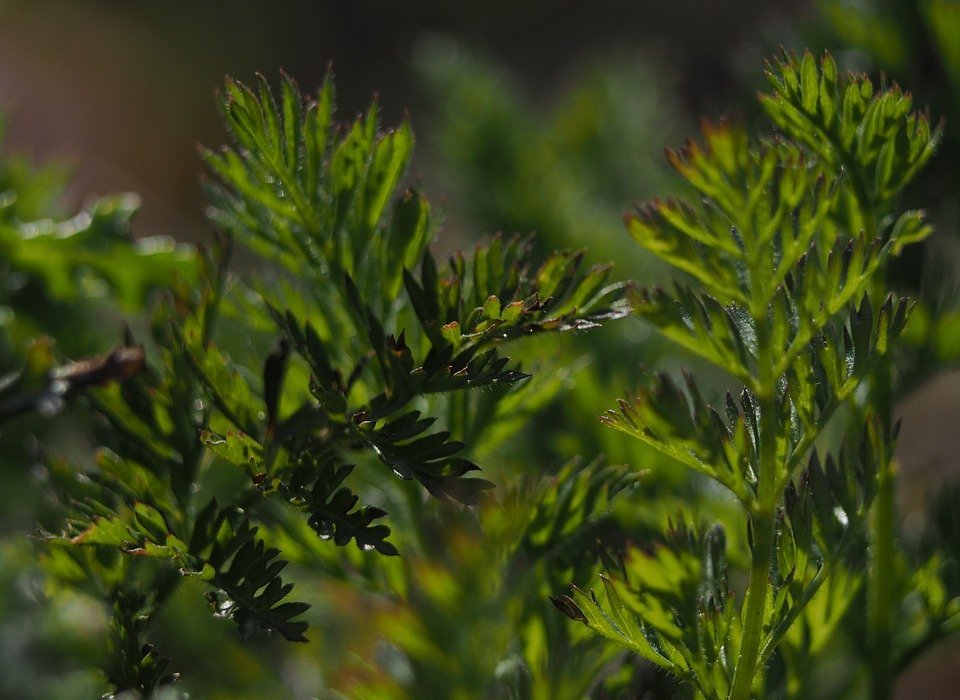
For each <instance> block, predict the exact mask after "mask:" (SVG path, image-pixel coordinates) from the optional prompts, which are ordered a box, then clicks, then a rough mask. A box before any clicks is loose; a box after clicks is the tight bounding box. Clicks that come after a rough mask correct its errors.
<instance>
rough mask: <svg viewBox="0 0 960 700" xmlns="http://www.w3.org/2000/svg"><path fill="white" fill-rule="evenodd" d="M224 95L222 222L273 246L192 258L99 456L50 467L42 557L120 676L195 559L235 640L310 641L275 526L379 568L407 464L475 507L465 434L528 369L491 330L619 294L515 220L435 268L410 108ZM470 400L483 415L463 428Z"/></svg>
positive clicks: (577, 325) (148, 657) (111, 413)
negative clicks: (85, 596)
mask: <svg viewBox="0 0 960 700" xmlns="http://www.w3.org/2000/svg"><path fill="white" fill-rule="evenodd" d="M221 106H222V110H223V115H224V118H225V121H226V123H227V126H228V129H229V131H230V134H231V136H232V137H233V139H234V145H233V146H231V147H228V148H224V149H222V150H220V151H217V152H214V151H208V152H206V153H205V154H204V155H205V160H206V162H207V164H208V166H209V168H210V171H211V173H212V175H213V176H214V178H215V179H214V181H213V182H212V185H211V198H212V202H213V219H214V221H215V222H216V223H217V224H218V225H219V227H220V228H221V230H223V231H224V232H225V233H226V234H228V235H229V236H230V237H231V238H233V237H235V238H236V239H237V240H239V241H240V242H241V243H242V244H244V245H245V246H246V247H247V248H248V249H249V251H250V252H252V253H254V254H256V255H258V256H260V259H262V260H270V261H275V263H276V264H275V266H274V267H273V268H272V269H271V271H270V272H269V273H266V274H260V275H258V276H257V278H255V280H253V281H252V282H251V284H249V285H248V284H245V283H243V282H241V281H240V280H239V279H238V278H235V277H233V276H231V275H229V273H228V267H227V260H228V255H229V249H230V243H229V241H227V242H225V243H224V244H223V245H222V246H221V249H220V250H219V251H218V252H216V253H209V254H205V255H204V256H202V257H201V263H202V265H201V272H200V277H199V285H198V286H196V287H191V286H187V285H183V286H181V287H180V288H177V289H175V290H174V292H173V297H172V299H171V300H170V302H168V303H166V304H163V305H161V306H159V307H158V308H157V310H156V313H155V315H154V318H153V322H152V342H153V346H154V350H153V351H152V352H150V351H148V352H147V357H148V362H147V366H146V368H145V369H144V371H143V372H140V373H139V374H138V375H136V376H135V377H133V378H132V379H131V380H130V381H127V382H126V383H125V384H124V385H123V386H122V388H120V387H117V386H112V387H109V388H107V389H104V390H100V391H98V392H95V393H94V394H92V395H91V397H90V399H91V402H92V404H93V407H94V409H95V411H96V413H97V414H99V416H100V417H101V418H102V420H103V421H105V424H104V425H105V427H107V428H108V432H105V433H104V438H103V443H102V444H103V447H102V448H101V449H100V451H99V453H98V458H97V470H96V471H95V472H92V473H90V475H89V480H88V481H85V482H83V483H82V484H80V485H78V484H76V483H75V482H74V480H72V479H69V478H68V477H69V475H70V473H72V472H73V471H74V467H73V466H72V465H70V464H68V463H67V462H65V461H64V462H62V463H60V464H58V465H56V466H57V468H56V474H57V475H58V476H59V477H61V478H58V479H57V481H56V484H57V486H58V487H59V488H60V489H61V490H62V492H63V493H64V496H65V498H66V499H67V500H68V501H69V502H70V503H71V504H72V512H71V515H70V518H69V521H68V523H69V524H68V527H67V529H66V530H65V531H64V532H63V533H61V534H56V535H54V534H50V535H48V536H47V537H46V541H47V543H48V545H49V549H48V552H49V554H48V557H49V558H48V566H47V568H48V570H49V571H50V572H51V573H53V574H54V575H55V576H57V577H59V578H60V579H61V580H64V581H66V582H69V583H70V584H71V585H74V586H76V585H82V586H84V587H86V589H87V590H89V591H92V592H94V593H95V594H96V595H98V596H99V597H101V598H102V599H104V601H105V602H107V603H108V604H109V606H110V608H111V609H112V611H113V623H112V633H111V639H112V641H111V647H110V648H111V650H112V651H111V653H110V655H109V659H108V660H107V662H106V666H105V669H106V672H107V679H108V681H109V682H110V684H111V685H112V686H114V688H115V690H116V691H117V692H121V691H127V690H132V691H136V692H139V693H150V692H152V691H153V690H155V689H157V688H160V687H162V686H164V685H165V684H168V683H169V681H170V680H171V679H172V677H171V676H170V675H168V674H167V673H166V671H165V669H166V667H167V663H168V660H167V659H165V658H163V657H162V656H161V655H159V654H158V653H157V652H155V651H154V650H152V649H149V648H147V647H143V643H144V639H145V635H146V626H147V624H148V623H149V621H150V620H151V619H153V618H154V617H155V616H156V615H158V614H159V613H160V611H161V610H162V609H163V607H164V605H165V604H166V603H167V601H168V600H169V597H170V596H171V594H172V593H173V592H174V590H175V589H176V588H177V586H178V584H179V582H180V581H181V579H183V578H188V579H190V578H192V579H195V580H198V581H201V582H203V583H204V585H205V587H206V588H207V589H208V593H207V595H208V598H209V600H210V603H211V605H212V606H213V608H214V611H215V613H216V614H217V615H218V616H221V617H229V618H232V619H233V620H234V621H235V622H236V624H237V625H238V627H239V629H240V632H241V634H242V635H243V636H244V637H249V636H250V635H251V634H253V633H254V632H257V631H259V630H269V631H273V632H277V633H279V634H280V635H282V636H283V637H285V638H286V639H288V640H291V641H305V639H306V637H305V632H306V629H307V622H306V621H304V620H303V619H302V614H303V613H304V612H305V611H306V609H307V608H308V607H309V606H308V605H307V604H305V603H302V602H299V601H298V602H292V601H291V600H290V599H289V596H290V593H291V589H292V586H291V584H289V583H286V582H285V581H284V579H282V578H281V575H280V572H281V570H282V569H284V568H285V566H286V565H287V562H286V561H284V560H283V559H281V558H280V555H281V549H280V548H279V547H275V546H271V544H270V543H277V542H278V541H279V540H282V539H283V538H284V537H285V538H286V542H287V546H285V547H284V549H285V550H288V551H289V553H290V554H291V555H294V556H296V554H297V551H298V550H302V549H303V548H304V546H306V545H304V544H303V543H302V542H301V543H299V545H298V546H296V545H294V542H296V540H297V539H298V538H302V537H303V535H304V533H303V529H302V526H303V525H306V527H307V528H308V529H309V530H312V531H313V532H312V536H313V537H316V538H319V540H329V541H330V543H331V545H337V546H344V545H347V544H349V543H350V542H354V543H355V544H356V546H357V548H358V550H360V551H361V552H362V553H363V556H362V558H361V560H360V563H361V565H364V566H366V567H367V568H368V569H375V568H376V566H375V565H374V564H373V563H372V562H371V560H370V558H371V557H376V556H380V555H386V556H391V555H396V554H397V553H398V547H397V545H396V544H395V543H394V542H395V540H394V537H393V536H392V533H391V530H390V528H389V527H388V526H387V525H385V524H383V518H384V517H385V516H386V515H387V513H386V510H385V508H383V507H381V506H386V505H388V504H389V503H390V502H394V503H396V504H397V505H398V507H400V508H402V509H405V510H406V511H407V514H406V516H407V517H408V518H411V519H422V518H424V517H426V511H425V509H426V508H427V505H426V504H425V503H424V502H423V501H422V499H421V497H420V493H419V491H418V489H417V488H415V487H412V486H410V485H408V484H405V483H403V481H406V482H409V483H410V484H417V485H419V487H422V488H423V489H425V490H426V491H427V492H429V493H430V494H432V495H433V496H435V497H436V498H438V499H441V500H452V501H456V502H459V503H463V504H467V505H478V504H479V503H481V501H482V500H483V498H482V494H483V492H484V491H485V490H487V489H488V488H490V487H491V486H492V484H491V483H490V482H488V481H485V480H482V479H478V478H471V477H469V476H468V475H469V474H470V472H473V471H475V470H476V469H477V468H478V467H477V465H476V464H475V463H474V462H473V461H472V460H470V459H468V458H466V457H464V456H463V455H462V454H461V453H462V452H463V450H464V447H465V445H464V443H463V442H460V441H458V440H456V439H454V437H453V435H454V434H457V435H464V434H465V433H467V432H472V433H473V435H474V437H476V434H477V433H478V432H481V431H488V430H490V429H491V428H494V427H495V426H496V424H497V423H498V420H499V421H507V420H509V418H510V416H509V415H501V416H500V418H499V419H498V417H497V413H496V404H497V403H499V402H502V401H508V400H510V401H512V404H511V405H512V407H513V409H514V410H515V411H523V410H524V406H523V404H524V400H523V399H520V400H519V401H518V400H517V399H516V398H512V397H513V396H514V394H513V393H511V392H510V391H509V389H510V387H511V385H514V384H516V383H518V382H520V381H521V380H523V379H525V378H526V377H527V375H525V374H524V373H523V372H521V371H520V369H519V367H517V366H516V365H511V364H510V363H509V360H508V359H507V358H505V357H502V356H501V354H500V353H501V351H500V346H501V345H503V344H504V343H506V342H508V341H511V340H514V339H517V338H522V337H527V336H531V335H535V334H539V333H546V332H557V331H569V330H583V329H587V328H591V327H593V326H595V325H597V323H598V322H599V321H601V320H603V319H608V318H615V317H617V316H620V315H622V313H623V312H622V311H621V306H620V304H619V302H618V298H619V295H620V290H621V289H622V285H609V284H608V283H607V277H608V274H609V267H608V266H594V267H591V268H589V269H583V266H582V257H583V255H582V253H570V252H557V253H554V254H552V255H550V256H548V257H547V258H546V259H545V260H543V261H542V262H541V263H539V264H535V263H534V261H533V260H532V257H531V251H530V245H529V242H528V241H526V240H523V239H520V238H518V237H513V238H509V239H508V238H502V237H496V238H494V239H493V240H492V241H490V242H489V243H487V244H485V245H481V246H478V247H477V248H476V249H475V251H474V252H473V255H472V258H471V259H469V260H468V259H467V258H465V257H464V256H463V255H462V254H456V255H454V256H453V257H452V258H451V259H450V260H449V263H448V264H447V265H446V266H445V267H444V268H440V267H439V266H438V265H437V263H436V261H435V260H434V258H433V256H432V254H431V253H430V252H429V250H428V248H427V246H428V244H429V243H430V241H431V240H432V238H433V237H434V235H435V232H436V229H435V227H434V224H433V223H432V222H431V218H430V209H429V206H428V204H427V202H426V200H425V199H424V198H423V196H422V195H420V194H419V193H417V192H415V191H413V190H406V191H398V187H399V185H400V182H401V178H402V177H403V174H404V172H405V171H406V168H407V165H408V162H409V158H410V154H411V151H412V146H413V136H412V133H411V130H410V128H409V126H408V125H407V124H402V125H401V126H400V127H398V128H397V129H394V130H391V131H388V132H386V133H381V132H380V131H379V118H378V110H377V107H376V106H374V107H372V108H371V109H370V111H369V112H368V113H367V114H366V115H365V116H364V117H363V118H361V119H358V120H357V121H356V122H354V123H353V124H352V125H349V126H348V127H346V128H344V129H343V130H340V129H338V128H336V127H334V123H333V88H332V84H331V83H330V82H329V81H328V82H327V83H326V84H325V85H324V87H323V88H322V89H321V90H320V92H319V93H318V96H317V98H316V100H312V101H307V102H304V101H303V99H302V98H301V96H300V93H299V92H298V90H297V88H296V87H295V86H294V84H293V83H292V82H291V81H289V80H286V79H285V80H284V81H283V82H282V85H281V89H280V92H279V96H278V97H274V95H273V94H272V93H271V91H270V89H269V88H268V87H267V85H266V83H265V82H264V81H261V83H260V85H259V86H258V87H257V89H256V91H253V90H250V89H248V88H246V87H244V86H242V85H240V84H239V83H230V84H228V86H227V89H226V92H225V94H224V96H223V99H222V101H221ZM239 337H243V338H245V339H246V340H247V342H248V344H249V347H247V348H244V347H242V344H241V345H239V346H238V345H237V344H235V343H233V344H231V343H232V342H233V341H234V340H235V339H237V338H239ZM278 338H279V342H277V343H276V344H275V346H274V348H273V350H272V351H271V350H270V349H269V344H270V343H273V342H274V340H275V339H278ZM480 390H484V391H485V393H483V394H481V393H480ZM521 391H522V390H521ZM527 393H528V394H529V392H527ZM471 397H476V398H471ZM526 400H527V401H534V402H536V401H537V400H539V399H538V397H537V396H536V395H528V397H527V399H526ZM480 411H485V412H486V413H485V415H487V416H489V418H488V420H487V421H486V424H484V425H481V426H478V427H475V428H474V429H473V430H472V431H470V430H468V428H467V426H468V425H469V424H470V423H471V422H473V421H474V416H475V414H476V413H478V412H480ZM438 420H439V424H440V425H439V426H436V425H435V424H436V423H438ZM438 428H439V429H438ZM508 432H509V431H508ZM228 466H229V467H230V469H228V470H227V471H226V472H225V471H224V469H225V468H226V467H228ZM355 466H357V467H359V469H357V472H359V473H360V477H359V478H357V476H358V475H357V474H356V473H354V468H355ZM238 476H240V477H241V478H240V479H239V480H238V478H237V477H238ZM244 477H245V478H244ZM397 477H399V479H397ZM361 497H365V498H366V499H370V498H372V499H374V500H375V502H376V505H373V504H367V505H361V504H360V499H361ZM296 516H299V517H296ZM301 518H302V520H301ZM284 533H286V534H284ZM141 648H143V649H144V650H143V651H141Z"/></svg>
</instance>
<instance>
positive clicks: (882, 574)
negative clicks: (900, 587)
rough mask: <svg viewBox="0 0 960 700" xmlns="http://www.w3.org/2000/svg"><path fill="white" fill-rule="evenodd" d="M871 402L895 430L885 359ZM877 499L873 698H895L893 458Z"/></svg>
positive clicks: (871, 599)
mask: <svg viewBox="0 0 960 700" xmlns="http://www.w3.org/2000/svg"><path fill="white" fill-rule="evenodd" d="M872 399H873V401H872V403H873V405H874V406H875V407H876V409H877V413H878V414H879V418H880V421H881V425H882V426H883V430H886V431H891V430H892V416H891V413H892V404H893V398H892V391H891V376H890V360H889V358H888V357H884V358H883V359H882V361H881V363H880V365H879V366H878V367H877V371H876V374H875V382H874V385H873V396H872ZM878 470H879V472H878V474H877V496H876V502H875V505H874V513H873V518H872V521H871V528H870V534H871V537H870V550H871V557H870V558H871V566H870V573H869V588H868V592H869V596H868V605H869V616H868V628H867V629H868V634H869V639H868V642H869V643H868V649H869V650H870V660H869V666H870V697H871V698H873V700H889V699H890V698H891V697H893V676H894V673H893V668H892V665H893V664H892V659H891V649H890V637H891V635H892V623H893V621H892V610H893V605H894V589H893V584H894V581H893V579H894V575H895V574H894V571H895V567H896V562H895V552H894V546H895V543H894V530H895V519H896V514H895V502H894V501H895V490H894V482H895V476H896V474H895V471H896V466H895V464H894V462H893V459H892V458H890V459H886V460H885V462H884V463H883V464H880V465H878Z"/></svg>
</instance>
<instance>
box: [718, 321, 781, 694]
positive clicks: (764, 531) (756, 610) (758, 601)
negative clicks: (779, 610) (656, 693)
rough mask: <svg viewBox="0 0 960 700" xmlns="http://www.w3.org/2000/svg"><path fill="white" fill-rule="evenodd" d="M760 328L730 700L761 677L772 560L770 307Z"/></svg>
mask: <svg viewBox="0 0 960 700" xmlns="http://www.w3.org/2000/svg"><path fill="white" fill-rule="evenodd" d="M753 317H754V321H755V323H756V326H757V369H758V371H757V374H758V377H757V388H758V391H757V401H758V402H759V405H760V461H759V469H758V472H759V473H758V474H757V498H756V501H755V502H754V506H753V508H751V509H750V511H751V512H750V519H751V525H752V528H753V549H752V554H751V560H750V583H749V584H748V586H747V598H746V602H745V606H744V614H743V639H742V641H741V643H740V657H739V659H738V660H737V667H736V670H735V671H734V674H733V685H732V687H731V688H730V695H729V696H728V697H729V700H749V698H750V691H751V689H752V688H753V681H754V678H755V677H756V675H757V664H758V661H759V658H760V643H761V642H762V640H763V631H764V630H763V627H764V617H765V616H764V613H765V611H766V604H767V590H768V588H769V579H770V561H771V558H772V556H773V539H774V528H775V525H776V508H777V500H778V494H777V492H776V484H777V476H778V474H777V471H778V470H777V464H776V461H777V435H778V434H779V425H778V421H777V397H776V379H777V378H776V377H775V376H774V375H773V365H774V363H773V362H772V359H773V358H772V338H771V328H770V322H769V320H768V318H767V315H766V308H764V307H760V308H756V309H754V312H753Z"/></svg>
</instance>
